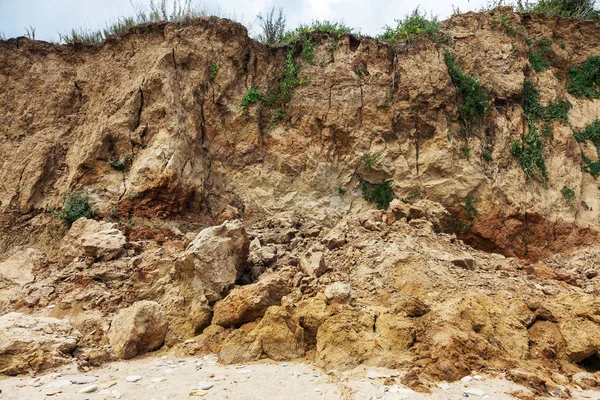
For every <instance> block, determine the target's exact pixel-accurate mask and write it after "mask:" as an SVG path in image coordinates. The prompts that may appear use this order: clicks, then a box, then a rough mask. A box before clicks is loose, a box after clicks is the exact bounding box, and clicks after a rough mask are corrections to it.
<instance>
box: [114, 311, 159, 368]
mask: <svg viewBox="0 0 600 400" xmlns="http://www.w3.org/2000/svg"><path fill="white" fill-rule="evenodd" d="M167 326H168V324H167V321H166V318H165V315H164V313H163V312H162V309H161V307H160V305H159V304H158V303H156V302H154V301H139V302H137V303H135V304H133V305H132V306H131V307H128V308H125V309H123V310H121V311H120V312H119V313H118V314H117V315H116V316H115V317H114V318H113V320H112V323H111V326H110V331H109V332H108V339H109V341H110V344H111V346H112V348H113V350H114V352H115V354H116V355H117V357H120V358H124V359H129V358H133V357H135V356H137V355H140V354H144V353H146V352H149V351H152V350H156V349H158V348H159V347H160V346H162V344H163V343H164V341H165V335H166V333H167Z"/></svg>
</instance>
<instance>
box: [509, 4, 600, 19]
mask: <svg viewBox="0 0 600 400" xmlns="http://www.w3.org/2000/svg"><path fill="white" fill-rule="evenodd" d="M595 4H596V1H595V0H539V1H537V2H531V3H530V2H529V1H525V2H521V1H519V2H518V3H517V11H518V12H529V13H534V14H544V15H550V16H558V17H565V18H576V19H599V18H600V11H598V10H597V9H596V7H595Z"/></svg>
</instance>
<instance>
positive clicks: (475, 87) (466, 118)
mask: <svg viewBox="0 0 600 400" xmlns="http://www.w3.org/2000/svg"><path fill="white" fill-rule="evenodd" d="M444 61H445V62H446V66H447V67H448V73H449V74H450V78H451V79H452V83H453V84H454V86H455V87H456V90H457V91H458V95H459V103H458V118H459V120H460V121H461V123H462V125H463V127H464V128H465V129H466V131H465V133H466V132H468V130H469V129H470V127H471V126H472V125H473V123H475V122H476V121H481V120H482V119H483V117H484V116H485V115H486V114H487V113H488V112H489V108H488V102H487V94H486V92H485V89H484V88H483V86H481V83H480V82H479V79H478V78H476V77H474V76H470V75H466V74H465V73H464V72H463V71H462V69H461V67H460V65H459V64H458V62H457V61H456V60H455V59H454V57H453V56H452V54H451V53H450V50H448V49H444ZM465 136H466V135H465Z"/></svg>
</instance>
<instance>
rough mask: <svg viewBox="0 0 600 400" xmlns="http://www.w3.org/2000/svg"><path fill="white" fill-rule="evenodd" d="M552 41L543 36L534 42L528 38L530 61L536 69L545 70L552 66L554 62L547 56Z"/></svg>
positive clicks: (537, 70) (538, 70)
mask: <svg viewBox="0 0 600 400" xmlns="http://www.w3.org/2000/svg"><path fill="white" fill-rule="evenodd" d="M552 43H553V42H552V40H551V39H548V38H542V39H540V40H538V41H536V42H535V43H533V44H532V43H531V41H530V40H529V39H527V45H528V46H529V62H530V63H531V68H533V70H534V71H536V72H541V71H545V70H547V69H548V68H550V67H551V66H552V62H551V61H550V60H548V59H547V56H546V54H547V53H548V50H549V49H550V46H552Z"/></svg>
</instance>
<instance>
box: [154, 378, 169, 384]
mask: <svg viewBox="0 0 600 400" xmlns="http://www.w3.org/2000/svg"><path fill="white" fill-rule="evenodd" d="M166 380H167V378H152V382H154V383H160V382H164V381H166Z"/></svg>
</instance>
